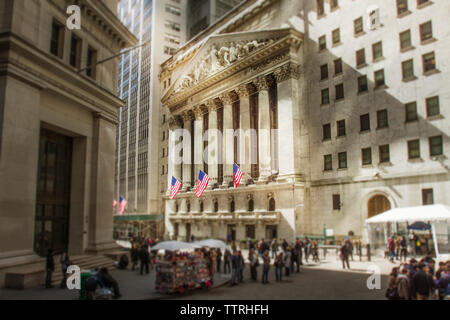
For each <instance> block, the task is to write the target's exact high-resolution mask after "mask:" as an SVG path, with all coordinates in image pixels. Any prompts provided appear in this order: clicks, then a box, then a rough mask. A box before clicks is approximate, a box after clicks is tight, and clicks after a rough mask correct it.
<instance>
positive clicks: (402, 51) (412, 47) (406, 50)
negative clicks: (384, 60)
mask: <svg viewBox="0 0 450 320" xmlns="http://www.w3.org/2000/svg"><path fill="white" fill-rule="evenodd" d="M415 48H416V47H414V46H409V47H406V48H403V49H400V53H404V52H408V51H411V50H414V49H415Z"/></svg>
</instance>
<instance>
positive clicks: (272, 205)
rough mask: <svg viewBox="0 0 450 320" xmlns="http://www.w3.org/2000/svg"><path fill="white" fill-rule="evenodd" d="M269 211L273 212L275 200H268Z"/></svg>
mask: <svg viewBox="0 0 450 320" xmlns="http://www.w3.org/2000/svg"><path fill="white" fill-rule="evenodd" d="M269 211H275V199H274V198H270V200H269Z"/></svg>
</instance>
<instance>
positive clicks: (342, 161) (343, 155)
mask: <svg viewBox="0 0 450 320" xmlns="http://www.w3.org/2000/svg"><path fill="white" fill-rule="evenodd" d="M338 161H339V169H347V152H340V153H338Z"/></svg>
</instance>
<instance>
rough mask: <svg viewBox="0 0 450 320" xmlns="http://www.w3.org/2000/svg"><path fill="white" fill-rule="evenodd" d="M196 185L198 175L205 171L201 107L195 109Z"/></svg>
mask: <svg viewBox="0 0 450 320" xmlns="http://www.w3.org/2000/svg"><path fill="white" fill-rule="evenodd" d="M194 116H195V122H194V133H193V134H194V164H195V170H194V175H195V176H194V185H195V184H196V183H197V180H198V173H199V172H200V170H203V109H202V107H200V106H196V107H195V108H194Z"/></svg>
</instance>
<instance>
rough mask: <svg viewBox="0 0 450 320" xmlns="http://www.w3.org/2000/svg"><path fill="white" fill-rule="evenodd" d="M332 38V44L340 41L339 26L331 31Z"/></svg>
mask: <svg viewBox="0 0 450 320" xmlns="http://www.w3.org/2000/svg"><path fill="white" fill-rule="evenodd" d="M332 39H333V44H334V45H336V44H338V43H339V42H341V32H340V30H339V28H337V29H335V30H333V32H332Z"/></svg>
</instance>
